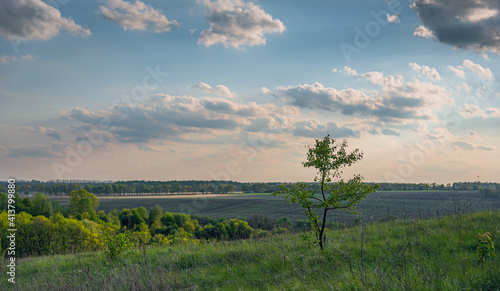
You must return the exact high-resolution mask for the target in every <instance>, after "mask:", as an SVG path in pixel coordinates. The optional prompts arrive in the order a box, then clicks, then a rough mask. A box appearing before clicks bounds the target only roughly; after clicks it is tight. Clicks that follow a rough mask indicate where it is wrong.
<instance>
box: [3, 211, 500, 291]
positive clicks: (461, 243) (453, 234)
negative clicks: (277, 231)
mask: <svg viewBox="0 0 500 291" xmlns="http://www.w3.org/2000/svg"><path fill="white" fill-rule="evenodd" d="M362 229H363V228H362V227H361V226H358V227H355V228H351V229H345V230H339V231H331V232H328V234H327V236H328V242H327V246H326V249H325V251H323V252H321V251H320V250H319V249H318V248H309V247H307V246H306V245H305V244H304V243H303V242H302V241H301V238H300V235H283V236H277V237H272V238H269V239H262V240H258V241H257V240H247V241H235V242H220V243H208V244H201V245H187V246H186V245H184V246H181V245H176V246H171V247H152V248H149V249H148V250H147V254H146V259H144V258H143V256H142V254H141V253H140V252H139V251H133V252H131V253H129V254H127V255H126V256H124V257H123V259H122V260H121V261H119V262H117V263H114V264H111V265H110V264H109V263H108V262H106V261H105V260H104V259H103V257H102V255H101V254H100V253H86V254H80V255H64V256H54V257H40V258H28V259H23V260H21V262H20V264H19V266H18V274H17V284H16V285H15V286H16V288H15V289H20V290H179V289H189V290H217V289H218V290H240V289H241V290H253V289H276V290H292V289H295V290H315V289H316V290H329V289H332V290H338V289H346V290H358V289H359V290H361V289H363V286H364V287H366V289H370V290H381V289H384V290H460V289H470V288H471V289H473V290H498V289H499V288H500V270H499V268H500V255H497V256H496V257H494V258H493V259H492V260H490V261H489V262H487V263H485V264H484V265H481V264H478V263H477V258H476V249H475V248H476V242H475V236H476V235H477V234H478V233H484V232H486V231H489V232H490V233H491V234H492V237H493V240H494V241H499V238H500V213H499V212H484V213H476V214H467V215H461V216H450V217H444V218H440V219H431V220H411V221H410V220H409V221H396V222H389V223H383V224H368V225H365V226H364V233H365V235H363V236H362V235H361V233H362ZM362 243H363V248H361V244H362ZM5 265H6V262H5V261H4V262H3V263H2V271H1V272H2V275H1V282H0V289H2V290H5V289H12V288H8V287H12V286H11V284H9V283H7V282H6V278H5V272H6V269H5Z"/></svg>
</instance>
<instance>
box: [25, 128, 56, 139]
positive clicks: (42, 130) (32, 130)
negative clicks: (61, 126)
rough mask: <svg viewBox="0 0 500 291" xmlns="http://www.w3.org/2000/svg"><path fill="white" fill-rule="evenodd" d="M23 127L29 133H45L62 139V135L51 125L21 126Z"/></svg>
mask: <svg viewBox="0 0 500 291" xmlns="http://www.w3.org/2000/svg"><path fill="white" fill-rule="evenodd" d="M21 129H22V130H23V131H27V132H29V133H34V134H43V135H46V136H48V137H52V138H55V139H61V137H60V136H59V133H57V131H56V130H55V129H53V128H51V127H43V126H36V127H34V126H23V127H21Z"/></svg>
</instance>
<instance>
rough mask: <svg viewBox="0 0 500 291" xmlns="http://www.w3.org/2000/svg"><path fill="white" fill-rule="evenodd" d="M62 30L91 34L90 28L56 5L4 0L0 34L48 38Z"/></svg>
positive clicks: (32, 1)
mask: <svg viewBox="0 0 500 291" xmlns="http://www.w3.org/2000/svg"><path fill="white" fill-rule="evenodd" d="M61 31H68V32H69V33H70V34H72V35H75V36H89V35H90V30H89V29H87V28H83V27H81V26H80V25H78V24H76V23H75V22H74V21H73V20H72V19H71V18H65V17H62V16H61V12H59V10H57V9H56V8H54V7H52V6H49V5H47V4H46V3H45V2H43V1H41V0H22V1H20V0H2V7H1V8H0V37H3V38H6V39H12V40H48V39H51V38H53V37H55V36H57V35H58V34H59V33H60V32H61Z"/></svg>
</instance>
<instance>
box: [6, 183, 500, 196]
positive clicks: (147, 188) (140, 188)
mask: <svg viewBox="0 0 500 291" xmlns="http://www.w3.org/2000/svg"><path fill="white" fill-rule="evenodd" d="M308 184H309V187H310V188H311V189H313V188H315V187H316V189H318V190H319V187H320V185H319V184H317V183H308ZM280 185H281V183H239V182H233V181H169V182H161V181H123V182H114V183H97V182H89V183H61V182H60V183H56V182H40V181H21V182H18V183H16V186H17V191H18V192H19V193H25V194H28V193H30V192H33V191H36V192H41V193H43V194H47V195H69V194H70V193H71V192H72V191H75V190H79V189H85V190H87V191H88V192H90V193H94V194H95V195H103V196H114V195H130V194H133V195H161V194H179V193H183V194H193V193H197V194H207V193H216V194H227V193H232V192H243V193H272V192H276V191H279V187H280ZM367 185H373V183H367ZM378 185H379V186H380V189H379V190H380V191H415V190H417V191H418V190H479V189H492V190H496V189H498V190H500V184H499V183H484V182H483V183H481V182H457V183H453V184H451V183H448V184H446V185H444V184H438V183H379V184H378ZM6 186H7V183H6V182H0V192H7V188H6Z"/></svg>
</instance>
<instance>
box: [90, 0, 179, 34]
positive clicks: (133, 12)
mask: <svg viewBox="0 0 500 291" xmlns="http://www.w3.org/2000/svg"><path fill="white" fill-rule="evenodd" d="M99 8H100V9H101V15H102V17H104V18H106V19H109V20H112V21H115V22H116V23H118V24H119V25H120V26H121V27H122V28H123V30H129V29H130V30H146V29H148V27H151V28H152V29H153V31H154V32H156V33H161V32H167V31H170V30H171V29H172V28H175V27H178V26H179V23H178V22H177V21H175V20H168V19H167V17H166V16H165V15H163V14H162V13H161V11H160V10H159V9H155V8H153V7H152V6H151V5H148V4H145V3H144V2H141V1H135V2H134V3H133V4H132V3H130V2H127V1H124V0H107V1H106V2H105V5H101V6H99Z"/></svg>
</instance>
